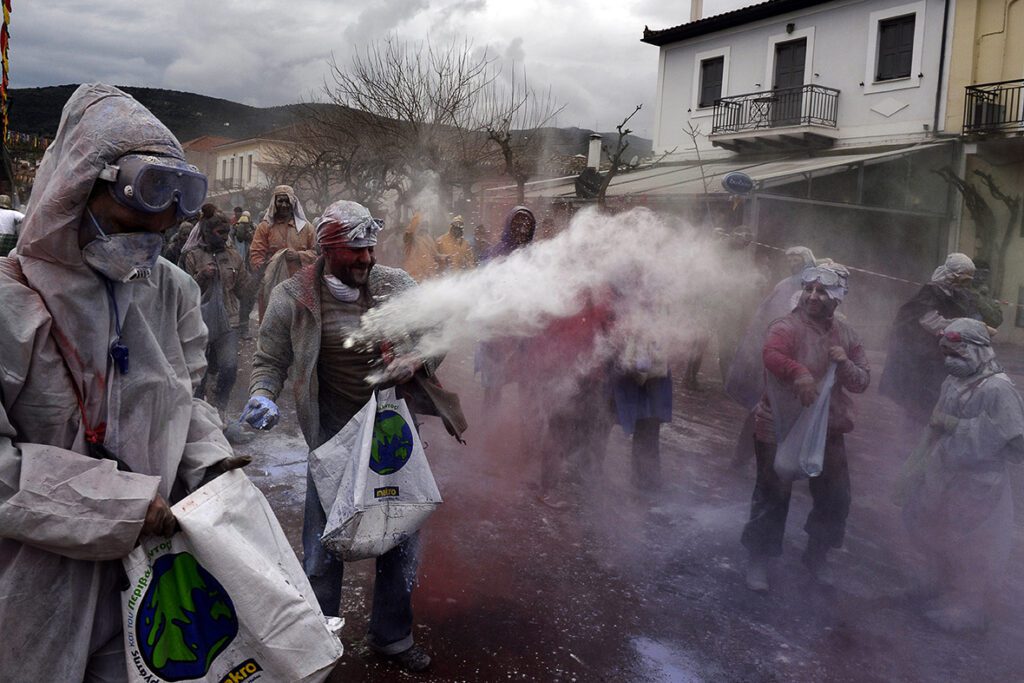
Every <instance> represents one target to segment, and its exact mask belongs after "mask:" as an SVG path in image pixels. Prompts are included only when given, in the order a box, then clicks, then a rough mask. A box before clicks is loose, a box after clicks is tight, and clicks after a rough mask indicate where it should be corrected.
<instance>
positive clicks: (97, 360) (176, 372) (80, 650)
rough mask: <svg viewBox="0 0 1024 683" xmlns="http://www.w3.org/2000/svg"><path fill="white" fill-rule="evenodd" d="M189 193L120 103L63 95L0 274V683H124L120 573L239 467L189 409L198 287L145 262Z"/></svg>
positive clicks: (131, 109)
mask: <svg viewBox="0 0 1024 683" xmlns="http://www.w3.org/2000/svg"><path fill="white" fill-rule="evenodd" d="M205 190H206V180H205V178H204V177H203V176H202V175H201V174H199V173H198V172H196V170H195V169H194V168H192V167H190V166H189V165H188V164H187V163H185V161H184V153H183V151H182V149H181V146H180V145H179V144H178V141H177V140H175V138H174V136H173V135H172V134H171V132H170V131H168V130H167V128H165V127H164V126H163V124H161V123H160V122H159V121H158V120H157V119H156V118H155V117H153V115H152V114H150V112H148V111H147V110H146V109H145V108H144V107H143V106H142V105H140V104H139V103H138V102H137V101H135V100H134V99H132V98H131V97H129V96H128V95H126V94H125V93H123V92H121V91H120V90H118V89H116V88H112V87H110V86H105V85H83V86H81V87H80V88H79V89H78V90H77V91H76V92H75V94H74V95H72V97H71V99H70V100H69V101H68V103H67V105H66V106H65V108H64V115H63V117H62V119H61V124H60V127H59V129H58V131H57V134H56V137H55V138H54V141H53V143H52V144H51V145H50V147H49V148H48V149H47V152H46V155H45V156H44V157H43V161H42V163H41V164H40V166H39V170H38V172H37V174H36V180H35V187H34V188H33V191H32V200H31V202H30V204H29V206H28V209H27V211H26V218H25V222H24V230H23V232H22V235H21V239H20V243H19V246H18V249H17V255H16V256H15V257H13V258H0V401H2V405H0V558H3V559H2V560H0V624H3V632H4V639H5V642H6V645H7V646H6V647H4V648H2V649H0V680H3V681H49V680H67V681H81V680H88V681H93V680H104V681H125V680H127V666H126V659H125V653H124V636H123V634H122V627H121V614H120V604H121V595H122V592H121V590H122V588H123V586H122V585H121V584H122V577H123V573H122V572H123V570H122V569H121V558H123V557H125V556H127V555H128V553H129V552H130V551H131V550H132V548H134V547H135V546H136V545H137V544H138V543H139V541H140V539H141V538H143V537H146V536H153V535H157V536H168V535H170V534H171V533H172V532H173V530H174V527H175V523H176V522H175V519H174V515H173V514H172V512H171V509H170V504H173V503H175V502H177V501H178V500H180V499H181V498H182V497H184V496H185V495H186V494H188V493H189V492H191V491H192V490H194V489H196V488H198V487H199V486H200V485H201V484H202V483H204V482H205V481H208V480H209V479H210V478H211V477H213V476H216V475H217V474H218V473H220V472H223V471H225V470H226V469H228V468H230V467H236V466H238V465H239V464H242V462H243V461H242V460H241V459H237V458H234V457H232V453H231V448H230V446H228V444H227V442H226V441H225V439H224V436H223V434H222V433H221V424H220V420H219V419H218V417H217V413H216V411H214V409H213V408H211V407H210V406H209V405H207V404H206V403H205V402H203V401H201V400H198V399H195V398H193V391H194V389H195V386H196V383H197V382H198V381H199V379H200V377H202V375H203V371H204V369H205V366H206V358H205V347H206V327H205V326H204V325H203V320H202V315H201V312H200V305H199V287H198V286H197V285H196V283H195V282H194V281H193V280H192V279H191V278H190V277H188V275H186V274H185V273H184V272H182V271H181V270H179V269H178V268H177V267H175V266H173V265H171V264H170V263H168V262H167V261H165V260H163V259H160V258H159V255H160V249H161V247H162V244H163V240H162V237H161V232H162V231H163V230H165V229H167V228H168V227H169V226H171V225H173V224H174V223H175V222H176V221H178V220H179V219H180V218H181V217H182V216H185V215H190V214H191V213H193V212H195V211H196V210H198V208H199V206H200V204H201V203H202V201H203V197H204V194H205ZM55 615H59V618H55Z"/></svg>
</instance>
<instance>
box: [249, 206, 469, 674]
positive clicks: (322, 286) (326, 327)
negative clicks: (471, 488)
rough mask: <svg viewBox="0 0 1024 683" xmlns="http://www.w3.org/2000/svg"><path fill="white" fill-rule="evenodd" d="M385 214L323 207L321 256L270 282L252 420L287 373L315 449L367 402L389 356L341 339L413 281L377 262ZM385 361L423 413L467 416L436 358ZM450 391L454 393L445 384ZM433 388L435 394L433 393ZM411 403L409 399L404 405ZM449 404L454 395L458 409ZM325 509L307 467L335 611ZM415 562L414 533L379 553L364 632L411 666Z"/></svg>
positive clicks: (269, 413)
mask: <svg viewBox="0 0 1024 683" xmlns="http://www.w3.org/2000/svg"><path fill="white" fill-rule="evenodd" d="M381 227H382V224H381V222H380V221H378V220H376V219H374V218H372V217H371V216H370V212H369V211H368V210H367V209H366V207H364V206H362V205H360V204H357V203H355V202H350V201H345V200H341V201H337V202H334V203H333V204H331V205H330V206H328V207H327V209H326V210H325V211H324V215H323V216H322V217H321V218H320V220H319V221H318V224H317V228H316V236H317V242H318V243H319V245H320V248H321V249H322V251H323V256H322V257H321V258H319V259H317V261H316V262H315V263H313V264H311V265H309V266H307V267H305V268H303V269H302V270H300V271H299V272H298V273H297V274H296V275H294V276H293V277H291V278H290V279H288V280H286V281H285V282H284V283H282V284H280V285H278V286H277V287H276V288H274V291H273V293H272V294H271V296H270V303H269V304H268V305H267V312H266V315H265V317H264V320H263V324H262V325H261V326H260V333H259V340H258V342H257V346H256V355H255V358H254V360H253V370H252V379H251V380H250V384H249V394H250V399H249V403H248V405H247V406H246V409H245V413H244V414H243V416H242V417H243V418H244V419H245V420H246V421H247V422H248V423H249V424H250V425H251V426H253V427H255V428H257V429H271V428H272V427H273V426H274V425H275V424H277V421H278V420H279V419H280V411H279V409H278V407H277V404H276V403H275V401H277V400H278V396H279V395H280V394H281V391H282V389H283V387H284V382H285V379H286V378H287V377H288V376H289V369H290V370H291V376H292V377H293V378H294V380H295V381H294V382H293V384H292V387H293V389H294V391H295V404H296V408H297V412H298V414H299V422H300V426H301V428H302V434H303V436H304V437H305V439H306V443H307V445H308V446H309V450H310V451H314V450H316V449H317V448H319V447H320V446H322V445H323V444H324V443H326V442H327V441H328V440H329V439H330V438H331V437H333V436H334V435H335V434H337V433H338V432H339V431H340V430H341V429H342V427H344V426H345V425H346V424H347V423H348V422H349V420H351V419H352V417H353V416H354V415H355V414H356V413H357V412H359V410H361V409H362V407H363V406H364V405H366V403H367V401H369V399H370V396H371V395H372V394H373V391H374V390H375V389H376V388H377V387H375V386H374V385H372V384H370V383H368V381H367V379H368V377H369V376H370V374H371V373H373V372H374V371H376V370H379V369H380V368H381V366H382V365H384V364H385V363H388V362H389V361H388V360H387V358H386V356H387V353H386V351H387V350H386V349H384V348H360V347H350V346H349V345H347V344H346V343H345V342H346V340H347V339H348V337H349V336H350V335H351V333H352V332H354V331H355V330H356V329H358V327H359V325H360V319H361V317H362V316H363V314H364V313H365V312H366V311H368V310H369V309H370V308H372V307H374V306H376V305H377V304H378V303H380V302H381V301H382V300H384V299H386V298H387V297H390V296H394V295H397V294H399V293H401V292H402V291H404V290H407V289H409V288H411V287H415V286H416V283H415V281H414V280H413V279H412V278H411V277H410V276H409V274H408V273H406V272H405V271H404V270H400V269H398V268H388V267H386V266H379V265H376V259H375V258H374V249H375V247H376V246H377V234H378V233H379V232H380V230H381ZM395 365H397V364H393V365H391V366H389V368H388V369H389V372H388V373H387V374H388V375H389V378H390V379H389V381H388V384H389V385H399V387H400V389H402V390H404V389H409V390H410V391H412V390H422V391H423V392H424V393H425V395H427V396H429V397H430V398H429V399H427V401H428V402H429V405H426V406H420V405H417V406H416V409H417V410H419V411H420V412H424V413H426V414H432V415H437V416H439V417H441V418H442V420H445V424H446V426H447V427H449V431H450V432H451V433H452V434H457V433H458V432H459V431H461V429H456V428H453V427H451V426H449V425H456V424H462V425H463V427H462V428H464V424H465V419H464V418H463V417H462V415H461V413H457V414H456V412H457V410H458V408H457V398H456V399H455V402H454V404H452V403H450V402H445V401H444V400H443V399H444V398H445V395H446V394H447V392H444V391H443V389H441V388H440V386H439V385H437V384H436V382H434V381H432V380H431V379H430V378H432V377H433V370H434V366H435V365H436V362H434V361H429V362H427V363H426V364H425V367H401V368H396V367H395ZM448 396H451V395H450V394H449V395H448ZM435 397H439V399H441V400H436V399H435ZM412 405H413V404H412V403H410V406H412ZM452 405H455V408H454V410H453V409H452V407H451V406H452ZM326 523H327V515H326V513H325V511H324V509H323V505H322V504H321V502H320V498H319V496H318V495H317V490H316V486H315V485H314V483H313V480H312V478H311V476H310V475H308V471H307V478H306V509H305V515H304V519H303V525H302V547H303V564H304V566H305V570H306V575H307V576H309V581H310V584H311V585H312V586H313V592H314V593H315V594H316V598H317V601H318V602H319V603H320V608H321V610H323V613H324V614H325V615H327V616H340V614H339V613H340V602H341V581H342V576H343V573H344V563H343V562H342V561H341V560H340V559H338V558H337V557H335V556H334V555H332V554H331V553H329V552H328V551H327V550H326V549H325V548H324V547H323V545H322V544H321V543H320V537H321V536H322V535H323V532H324V528H325V526H326ZM418 564H419V534H414V535H413V536H411V537H410V538H409V539H408V540H406V541H404V542H402V543H401V544H399V545H398V546H396V547H395V548H394V549H392V550H390V551H388V552H387V553H385V554H383V555H381V556H380V557H378V558H377V571H376V579H375V582H374V596H373V613H372V615H371V617H370V626H369V633H368V634H367V642H368V644H369V646H370V648H371V649H372V650H374V651H375V652H377V653H379V654H381V655H383V656H384V657H386V658H388V659H389V660H390V661H392V662H393V663H394V664H396V665H397V666H399V667H400V668H402V669H405V670H407V671H422V670H424V669H426V668H427V667H428V666H429V664H430V656H429V655H428V654H427V653H426V652H425V651H424V650H423V649H422V648H420V647H419V646H417V645H415V644H414V641H413V632H412V589H413V585H414V580H413V579H414V577H415V576H416V570H417V566H418Z"/></svg>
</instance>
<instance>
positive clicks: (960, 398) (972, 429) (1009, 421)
mask: <svg viewBox="0 0 1024 683" xmlns="http://www.w3.org/2000/svg"><path fill="white" fill-rule="evenodd" d="M997 369H998V368H997ZM932 424H933V425H938V426H930V427H928V428H927V430H926V432H925V434H924V436H923V443H922V445H921V448H922V449H923V452H922V453H921V455H922V456H923V462H922V470H921V472H920V478H919V480H918V481H917V484H916V486H915V487H914V488H912V490H911V491H910V492H909V494H908V496H907V501H906V504H905V505H904V508H903V517H904V522H905V523H906V526H907V529H908V531H909V532H910V536H911V538H912V539H913V540H914V541H915V542H916V543H917V544H918V545H919V546H921V547H922V548H923V549H924V550H925V551H926V552H927V553H928V554H929V556H930V557H932V558H934V557H936V556H937V557H938V558H941V560H942V564H943V565H945V566H946V567H947V568H948V569H949V570H950V572H949V573H950V577H949V578H950V579H952V581H953V582H954V586H953V587H954V588H957V589H959V591H960V592H961V593H962V594H984V592H985V591H986V590H988V589H990V588H992V587H993V586H994V585H995V584H996V582H997V581H998V579H999V578H1000V576H1001V575H1002V572H1003V570H1004V569H1005V566H1006V561H1007V559H1008V557H1009V554H1010V549H1011V544H1012V542H1013V526H1014V524H1013V502H1012V497H1011V487H1010V480H1009V473H1008V472H1007V467H1006V465H1007V463H1008V462H1021V460H1024V401H1022V400H1021V397H1020V394H1018V392H1017V389H1016V387H1014V385H1013V382H1012V381H1011V380H1010V378H1009V377H1007V376H1006V374H1005V373H1003V372H996V373H995V374H991V371H989V372H984V371H982V372H978V373H977V374H976V375H974V376H972V377H968V378H957V377H948V378H947V379H946V380H945V382H944V383H943V385H942V392H941V395H940V397H939V400H938V403H937V404H936V406H935V417H934V418H933V420H932Z"/></svg>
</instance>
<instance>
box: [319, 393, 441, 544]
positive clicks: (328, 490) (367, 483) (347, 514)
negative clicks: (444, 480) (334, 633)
mask: <svg viewBox="0 0 1024 683" xmlns="http://www.w3.org/2000/svg"><path fill="white" fill-rule="evenodd" d="M309 467H310V472H311V473H312V476H313V482H314V484H315V485H316V490H317V493H318V494H319V495H320V502H321V504H322V505H323V507H324V512H325V513H326V515H327V525H326V527H325V529H324V534H323V536H322V537H321V542H322V543H323V545H324V547H325V548H327V549H328V550H330V551H331V552H333V553H334V554H336V555H338V556H339V557H341V558H342V559H344V560H350V561H351V560H361V559H364V558H368V557H378V556H380V555H383V554H384V553H386V552H387V551H389V550H391V549H392V548H394V547H395V546H396V545H398V544H399V543H401V542H402V541H404V540H405V539H407V538H408V537H409V536H410V535H411V534H413V533H415V532H416V530H417V529H419V528H420V527H421V526H422V525H423V523H424V522H425V521H426V520H427V518H428V517H429V516H430V514H431V513H432V512H433V511H434V509H435V508H437V506H438V505H440V504H441V494H440V492H439V491H438V490H437V484H436V483H435V482H434V475H433V474H432V473H431V472H430V464H429V463H428V462H427V456H426V454H425V453H424V452H423V445H422V443H421V442H420V437H419V434H417V432H416V426H415V424H414V423H413V419H412V415H411V414H410V412H409V408H408V407H407V406H406V404H405V401H404V400H401V399H398V398H396V396H395V390H394V389H382V390H381V391H378V392H377V393H376V395H374V396H371V397H370V400H369V401H368V402H367V404H366V405H365V406H363V408H362V410H360V411H359V412H358V413H356V415H355V417H353V418H352V419H351V420H349V422H348V424H346V425H345V426H344V427H343V428H342V429H341V431H340V432H338V433H337V434H335V435H334V436H333V437H332V438H331V439H330V440H329V441H328V442H327V443H325V444H324V445H322V446H321V447H320V448H318V449H316V450H315V451H313V452H312V453H310V454H309Z"/></svg>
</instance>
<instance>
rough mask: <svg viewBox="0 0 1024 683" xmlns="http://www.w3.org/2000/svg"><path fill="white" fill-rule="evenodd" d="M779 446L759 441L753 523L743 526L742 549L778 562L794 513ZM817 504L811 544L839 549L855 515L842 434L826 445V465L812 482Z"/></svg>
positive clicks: (809, 527) (810, 523) (808, 526)
mask: <svg viewBox="0 0 1024 683" xmlns="http://www.w3.org/2000/svg"><path fill="white" fill-rule="evenodd" d="M776 449H777V446H776V445H775V444H773V443H764V442H762V441H755V442H754V453H755V454H756V455H757V483H756V484H755V485H754V495H753V497H752V499H751V502H750V519H749V521H748V522H747V524H746V526H744V527H743V536H742V543H743V546H744V547H745V548H746V549H747V550H748V551H750V553H751V554H753V555H765V556H768V557H778V556H780V555H781V554H782V537H783V534H784V533H785V531H786V517H787V516H788V514H789V497H790V493H791V491H792V489H793V482H791V481H785V480H783V479H780V478H779V475H778V474H776V473H775V451H776ZM808 486H809V487H810V489H811V500H812V501H813V503H814V505H813V507H812V508H811V512H810V514H808V515H807V521H806V522H805V523H804V531H806V532H807V535H808V536H809V537H810V538H811V540H813V541H815V542H816V543H819V544H820V545H821V546H823V547H826V548H839V547H841V546H842V545H843V537H844V536H845V534H846V517H847V516H848V515H849V514H850V470H849V468H848V466H847V463H846V443H845V440H844V439H843V435H842V434H829V435H828V438H827V440H826V441H825V462H824V466H823V468H822V471H821V474H819V475H818V476H817V477H811V478H810V479H809V480H808Z"/></svg>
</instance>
